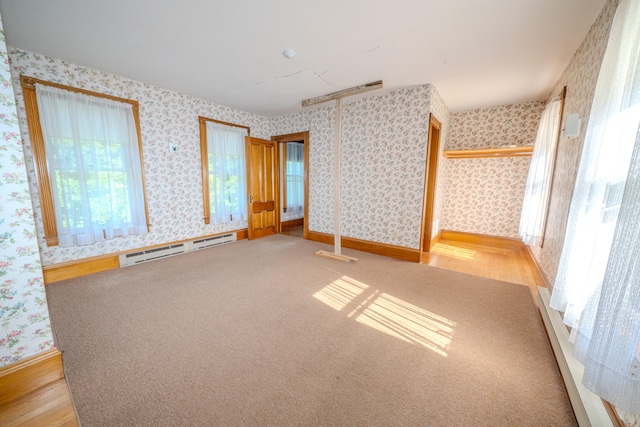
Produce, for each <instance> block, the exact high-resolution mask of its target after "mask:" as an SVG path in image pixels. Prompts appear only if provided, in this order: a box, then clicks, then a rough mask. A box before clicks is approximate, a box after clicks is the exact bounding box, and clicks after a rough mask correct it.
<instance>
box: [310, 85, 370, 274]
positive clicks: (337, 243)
mask: <svg viewBox="0 0 640 427" xmlns="http://www.w3.org/2000/svg"><path fill="white" fill-rule="evenodd" d="M380 88H382V80H378V81H376V82H371V83H367V84H364V85H360V86H355V87H352V88H349V89H344V90H341V91H338V92H333V93H330V94H328V95H323V96H318V97H315V98H311V99H306V100H304V101H302V106H303V107H307V106H309V105H314V104H318V103H321V102H327V101H330V100H333V99H335V100H336V120H335V124H336V141H335V144H334V153H333V157H334V163H335V167H334V175H333V182H334V184H333V205H334V206H333V246H334V249H333V250H334V253H331V252H328V251H324V250H320V251H316V253H315V254H316V255H318V256H322V257H325V258H331V259H335V260H338V261H344V262H351V261H356V258H352V257H349V256H346V255H342V239H341V230H340V202H341V198H340V159H341V157H342V156H341V154H342V153H341V151H342V98H344V97H345V96H349V95H353V94H356V93H362V92H366V91H369V90H374V89H380Z"/></svg>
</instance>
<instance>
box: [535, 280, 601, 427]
mask: <svg viewBox="0 0 640 427" xmlns="http://www.w3.org/2000/svg"><path fill="white" fill-rule="evenodd" d="M550 300H551V298H550V295H549V290H548V289H547V288H543V287H540V286H538V302H539V306H540V314H541V316H542V320H543V322H544V325H545V328H546V329H547V334H548V335H549V341H550V342H551V347H552V349H553V352H554V354H555V356H556V360H557V362H558V367H559V368H560V373H561V374H562V379H563V380H564V384H565V387H566V389H567V394H568V395H569V400H570V401H571V406H573V412H574V414H575V416H576V419H577V420H578V424H579V425H580V427H590V426H593V427H601V426H602V427H609V426H612V427H613V425H614V424H613V422H612V421H611V417H610V416H609V413H608V412H607V409H606V408H605V406H604V403H603V402H602V399H601V398H600V397H599V396H598V395H596V394H594V393H592V392H591V391H590V390H588V389H587V388H586V387H585V386H584V385H582V376H583V375H584V365H583V364H582V363H580V362H579V361H578V360H577V359H576V358H575V356H574V355H573V344H572V343H570V342H569V331H568V330H567V327H566V326H565V325H564V323H562V317H561V316H560V313H559V312H558V311H556V310H554V309H552V308H551V306H550V305H549V301H550Z"/></svg>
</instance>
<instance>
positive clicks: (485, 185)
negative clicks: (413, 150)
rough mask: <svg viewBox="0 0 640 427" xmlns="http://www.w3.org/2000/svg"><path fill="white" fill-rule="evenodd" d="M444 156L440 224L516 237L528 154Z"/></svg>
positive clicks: (459, 229)
mask: <svg viewBox="0 0 640 427" xmlns="http://www.w3.org/2000/svg"><path fill="white" fill-rule="evenodd" d="M446 160H447V161H446V163H447V174H448V175H447V176H448V179H447V184H446V190H445V194H446V199H445V202H444V212H443V222H444V223H443V224H442V228H443V229H445V230H454V231H464V232H468V233H478V234H487V235H490V236H500V237H510V238H517V237H518V228H519V226H520V212H521V210H522V200H523V198H524V187H525V185H526V183H527V174H528V172H529V163H530V161H531V158H529V157H500V158H488V159H446Z"/></svg>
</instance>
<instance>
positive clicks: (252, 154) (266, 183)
mask: <svg viewBox="0 0 640 427" xmlns="http://www.w3.org/2000/svg"><path fill="white" fill-rule="evenodd" d="M245 141H246V149H247V197H248V198H249V209H248V211H249V225H248V230H249V240H252V239H258V238H260V237H265V236H269V235H271V234H276V233H277V232H278V222H279V212H278V192H277V189H278V174H277V171H278V169H277V165H276V161H277V159H278V156H277V153H276V143H275V142H274V141H267V140H264V139H258V138H251V137H249V136H248V137H246V139H245Z"/></svg>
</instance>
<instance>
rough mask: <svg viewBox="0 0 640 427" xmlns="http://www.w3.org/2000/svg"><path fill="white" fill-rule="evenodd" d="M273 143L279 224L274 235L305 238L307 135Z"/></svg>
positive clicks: (277, 140)
mask: <svg viewBox="0 0 640 427" xmlns="http://www.w3.org/2000/svg"><path fill="white" fill-rule="evenodd" d="M271 140H272V141H275V142H277V146H278V149H277V152H278V177H279V179H278V182H279V184H280V185H279V190H278V191H279V192H280V215H279V216H280V222H279V224H278V232H279V233H282V234H287V235H290V236H294V237H303V238H305V239H306V238H307V233H308V224H307V215H308V204H309V191H308V186H309V172H308V171H309V132H299V133H293V134H288V135H279V136H274V137H272V138H271Z"/></svg>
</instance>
